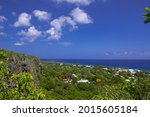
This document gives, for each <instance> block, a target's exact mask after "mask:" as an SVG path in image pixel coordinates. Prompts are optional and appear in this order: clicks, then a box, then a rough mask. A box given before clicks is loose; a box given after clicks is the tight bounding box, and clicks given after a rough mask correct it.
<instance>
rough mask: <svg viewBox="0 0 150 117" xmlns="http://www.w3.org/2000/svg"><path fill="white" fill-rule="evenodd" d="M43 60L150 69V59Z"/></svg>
mask: <svg viewBox="0 0 150 117" xmlns="http://www.w3.org/2000/svg"><path fill="white" fill-rule="evenodd" d="M42 61H49V62H52V61H53V62H61V63H68V64H81V65H93V66H111V67H123V68H128V69H139V70H147V71H150V60H94V59H42Z"/></svg>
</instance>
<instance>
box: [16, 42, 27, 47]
mask: <svg viewBox="0 0 150 117" xmlns="http://www.w3.org/2000/svg"><path fill="white" fill-rule="evenodd" d="M24 44H25V43H24V42H17V43H14V45H16V46H23V45H24Z"/></svg>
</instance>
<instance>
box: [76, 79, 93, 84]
mask: <svg viewBox="0 0 150 117" xmlns="http://www.w3.org/2000/svg"><path fill="white" fill-rule="evenodd" d="M77 83H90V82H89V80H87V79H81V80H78V81H77Z"/></svg>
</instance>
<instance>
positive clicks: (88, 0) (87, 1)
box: [54, 0, 94, 6]
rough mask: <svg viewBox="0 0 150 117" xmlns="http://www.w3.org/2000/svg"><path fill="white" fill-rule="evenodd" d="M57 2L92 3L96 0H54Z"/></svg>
mask: <svg viewBox="0 0 150 117" xmlns="http://www.w3.org/2000/svg"><path fill="white" fill-rule="evenodd" d="M54 1H55V2H58V3H60V2H67V3H71V4H78V5H84V6H86V5H90V4H91V3H92V2H93V1H94V0H54Z"/></svg>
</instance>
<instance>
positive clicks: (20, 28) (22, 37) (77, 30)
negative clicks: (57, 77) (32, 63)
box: [0, 0, 150, 59]
mask: <svg viewBox="0 0 150 117" xmlns="http://www.w3.org/2000/svg"><path fill="white" fill-rule="evenodd" d="M149 3H150V0H0V48H3V49H6V50H11V51H15V52H19V53H24V54H27V55H33V56H38V57H39V58H43V59H150V24H144V20H145V18H144V17H143V14H144V13H146V11H145V7H148V5H149Z"/></svg>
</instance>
